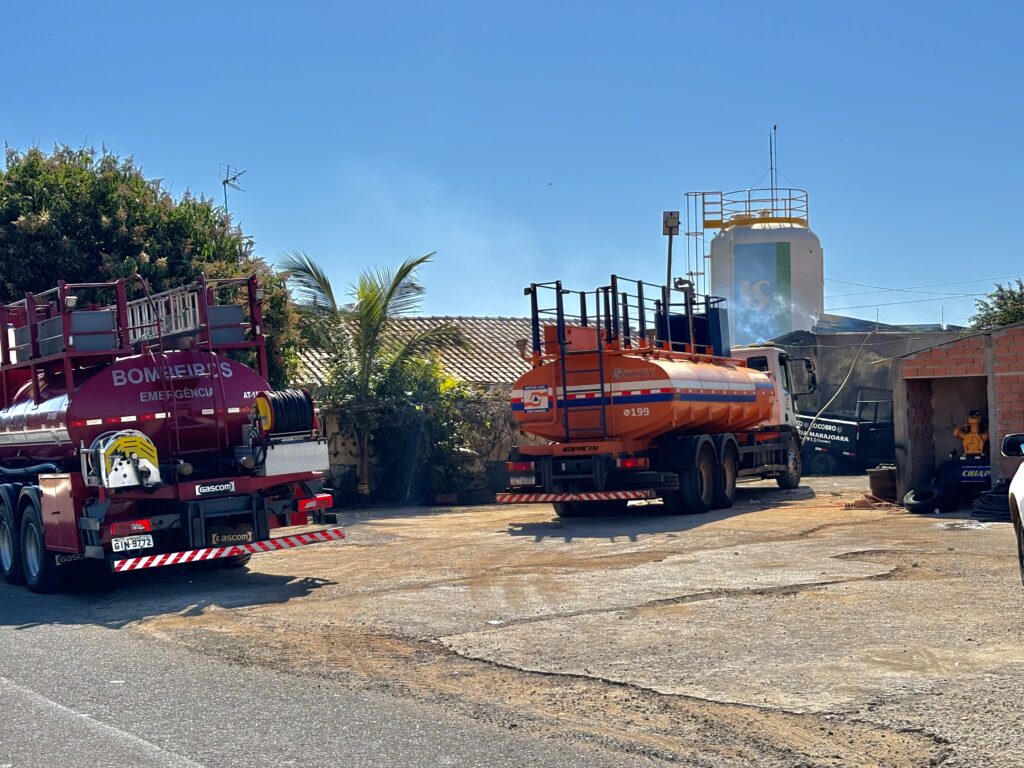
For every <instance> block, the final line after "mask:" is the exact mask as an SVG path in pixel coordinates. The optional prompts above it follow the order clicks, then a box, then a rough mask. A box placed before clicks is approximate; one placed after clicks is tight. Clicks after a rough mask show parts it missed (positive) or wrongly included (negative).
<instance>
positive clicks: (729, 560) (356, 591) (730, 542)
mask: <svg viewBox="0 0 1024 768" xmlns="http://www.w3.org/2000/svg"><path fill="white" fill-rule="evenodd" d="M806 483H807V485H806V486H805V487H802V488H800V489H798V490H796V491H790V492H784V491H780V490H779V489H778V488H776V487H775V485H774V484H773V483H758V484H754V485H746V486H743V487H742V488H741V490H740V492H739V502H738V503H737V505H736V507H735V508H734V509H731V510H728V511H725V512H715V513H709V514H706V515H699V516H682V517H672V516H665V515H662V514H660V507H658V506H657V505H653V504H652V505H649V506H647V507H646V508H645V507H636V505H634V507H631V509H630V514H629V515H626V516H617V517H603V518H590V519H573V520H559V519H558V518H556V517H555V516H554V515H553V513H552V512H551V510H550V508H549V507H546V506H510V507H502V506H482V507H461V508H452V509H402V510H376V509H374V510H368V511H364V512H358V513H351V514H346V515H345V516H344V517H343V518H342V523H343V524H344V525H345V526H346V530H347V535H348V538H347V540H346V541H345V542H342V543H337V544H329V545H321V546H316V547H309V548H307V549H304V550H295V551H291V552H282V553H276V554H273V555H265V556H260V557H256V558H254V559H253V561H252V563H251V566H250V569H249V572H245V571H235V572H208V573H201V572H195V573H194V574H192V575H189V576H187V577H185V576H175V577H174V578H188V579H189V580H190V585H189V588H188V590H189V591H188V593H187V594H189V595H191V598H190V599H188V600H187V601H186V602H185V603H182V592H183V590H182V589H180V588H179V589H177V590H166V591H165V590H163V589H160V590H155V591H154V590H153V586H154V585H155V584H158V583H163V582H162V581H158V579H162V578H163V577H161V576H157V575H147V574H140V575H138V576H136V577H134V578H130V579H129V580H127V581H126V582H125V583H124V584H123V585H122V587H121V589H119V590H117V591H116V592H115V593H112V594H111V595H109V596H108V597H107V598H105V599H108V600H109V601H110V604H109V608H110V615H111V616H114V615H115V614H116V604H117V603H121V604H122V605H123V601H124V600H125V599H128V598H129V597H130V596H131V594H132V593H133V592H134V593H136V596H140V595H143V594H146V595H148V596H149V597H148V598H147V599H148V603H147V604H146V609H145V610H144V611H143V612H142V614H141V615H139V616H134V617H131V619H130V620H128V621H125V622H124V623H125V625H126V626H128V627H129V628H130V631H138V632H144V633H148V634H149V635H151V636H153V637H156V638H159V639H160V641H162V642H167V643H174V644H180V645H184V646H186V647H188V648H190V649H193V650H195V651H197V652H200V653H204V654H212V655H216V656H218V657H222V658H226V659H230V660H232V661H236V662H238V663H243V664H258V665H266V666H269V667H273V668H276V669H280V670H285V671H289V672H292V673H294V674H297V675H301V676H304V677H306V678H308V680H309V684H310V685H312V684H315V680H316V679H317V678H318V677H328V678H331V679H333V680H336V681H342V682H344V683H345V684H346V685H349V686H352V687H354V688H363V689H366V688H369V689H385V690H388V691H391V692H397V693H399V694H401V695H403V696H409V697H413V698H416V699H420V700H426V701H430V702H435V703H438V704H440V705H442V706H444V707H446V708H450V709H452V710H454V711H457V712H461V713H463V714H464V715H465V716H467V717H471V718H478V719H483V720H487V721H491V722H496V723H500V724H502V725H504V726H506V727H508V728H523V729H530V730H531V731H532V732H534V733H536V734H537V737H538V738H551V739H559V740H583V741H588V742H590V743H594V744H600V745H601V746H603V747H605V748H607V749H610V750H618V751H621V752H628V753H630V754H631V755H633V756H637V755H640V756H647V757H648V758H649V759H650V761H651V764H652V765H661V764H670V763H671V764H681V765H687V766H750V765H757V766H926V765H942V766H947V767H949V766H963V767H966V766H970V767H971V768H979V767H980V766H1000V767H1005V766H1017V765H1020V766H1024V715H1022V711H1024V706H1022V702H1024V633H1022V629H1024V588H1022V587H1021V584H1020V579H1019V577H1018V574H1017V567H1016V563H1015V553H1014V544H1013V533H1012V530H1011V528H1010V526H1009V524H998V523H997V524H984V525H982V524H978V523H974V522H972V521H969V520H967V519H966V518H965V517H963V516H960V517H957V516H956V515H950V516H943V517H932V516H914V515H909V514H906V513H904V512H903V511H902V510H898V509H897V510H886V509H845V508H844V503H845V502H849V501H852V500H854V499H856V498H858V497H859V496H860V494H861V493H862V492H863V491H864V490H866V482H865V481H864V480H863V479H861V478H814V479H811V480H809V481H806Z"/></svg>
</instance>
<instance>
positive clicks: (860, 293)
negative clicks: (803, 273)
mask: <svg viewBox="0 0 1024 768" xmlns="http://www.w3.org/2000/svg"><path fill="white" fill-rule="evenodd" d="M1012 279H1013V277H985V278H980V279H977V280H955V281H953V282H949V283H930V284H928V285H917V286H914V287H912V288H890V287H887V286H884V285H869V284H868V283H854V282H851V281H849V280H837V279H836V278H834V277H826V278H825V280H827V281H828V282H830V283H842V284H843V285H856V286H860V287H862V288H875V289H876V290H877V291H890V292H894V293H929V294H930V293H934V294H938V293H939V292H938V291H923V290H921V289H922V288H940V287H942V286H944V285H969V284H970V283H989V282H991V283H995V282H997V281H999V280H1012ZM874 292H875V291H857V292H854V293H837V294H835V295H834V296H830V297H829V298H831V299H838V298H839V297H841V296H863V295H864V294H867V293H874ZM943 295H951V296H973V295H976V294H969V293H961V294H948V293H944V294H943Z"/></svg>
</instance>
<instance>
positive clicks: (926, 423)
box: [904, 363, 935, 486]
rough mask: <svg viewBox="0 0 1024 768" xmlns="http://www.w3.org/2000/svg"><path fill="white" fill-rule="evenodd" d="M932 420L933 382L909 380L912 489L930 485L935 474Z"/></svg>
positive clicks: (908, 412)
mask: <svg viewBox="0 0 1024 768" xmlns="http://www.w3.org/2000/svg"><path fill="white" fill-rule="evenodd" d="M904 365H906V363H904ZM932 418H933V414H932V383H931V381H930V380H929V379H908V380H907V442H908V443H909V444H910V456H911V467H910V477H911V484H912V486H917V485H921V484H923V483H926V482H928V481H929V480H931V478H932V475H933V474H934V473H935V461H934V459H935V448H934V444H933V435H932Z"/></svg>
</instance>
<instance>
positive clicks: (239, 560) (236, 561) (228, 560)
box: [216, 552, 252, 570]
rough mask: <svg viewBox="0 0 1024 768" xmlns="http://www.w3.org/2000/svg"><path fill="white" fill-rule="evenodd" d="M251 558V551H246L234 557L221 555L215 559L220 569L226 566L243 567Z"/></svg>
mask: <svg viewBox="0 0 1024 768" xmlns="http://www.w3.org/2000/svg"><path fill="white" fill-rule="evenodd" d="M251 559H252V553H251V552H246V553H245V554H244V555H235V556H234V557H222V558H220V559H219V560H217V561H216V563H217V567H218V568H220V569H222V570H223V569H226V568H244V567H245V566H247V565H248V564H249V561H250V560H251Z"/></svg>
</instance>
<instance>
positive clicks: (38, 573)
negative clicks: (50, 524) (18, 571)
mask: <svg viewBox="0 0 1024 768" xmlns="http://www.w3.org/2000/svg"><path fill="white" fill-rule="evenodd" d="M21 565H22V572H23V573H24V574H25V583H26V584H27V585H28V588H29V589H31V590H32V591H33V592H53V591H54V590H55V589H58V588H59V587H60V586H61V583H62V582H63V577H64V573H62V572H61V570H60V568H58V567H57V561H56V558H55V556H54V554H53V553H52V552H47V551H46V540H45V539H44V538H43V517H42V515H41V514H40V513H39V509H38V508H37V507H36V505H35V503H34V502H30V503H29V504H28V506H26V507H25V512H24V513H23V514H22V516H21Z"/></svg>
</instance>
